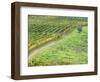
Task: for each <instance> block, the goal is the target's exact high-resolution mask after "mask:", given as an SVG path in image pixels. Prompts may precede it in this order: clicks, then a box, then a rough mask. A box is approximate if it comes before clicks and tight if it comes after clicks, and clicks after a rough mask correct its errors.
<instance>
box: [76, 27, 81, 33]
mask: <svg viewBox="0 0 100 82" xmlns="http://www.w3.org/2000/svg"><path fill="white" fill-rule="evenodd" d="M77 30H78V32H79V33H80V32H82V25H79V26H78V27H77Z"/></svg>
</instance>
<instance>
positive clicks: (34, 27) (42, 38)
mask: <svg viewBox="0 0 100 82" xmlns="http://www.w3.org/2000/svg"><path fill="white" fill-rule="evenodd" d="M78 27H82V32H81V33H80V32H79V30H78ZM75 40H76V41H75ZM82 40H83V41H82ZM84 40H85V41H84ZM49 41H55V43H54V44H53V45H52V46H49V47H47V48H46V49H45V48H44V49H40V51H38V52H37V53H34V49H36V48H37V47H38V48H39V47H40V46H41V45H42V46H43V45H44V44H46V43H47V42H49ZM71 47H72V48H73V49H72V48H71ZM74 48H75V50H74ZM28 49H29V61H28V65H29V66H40V65H42V66H45V65H68V64H84V63H87V18H85V17H84V18H83V17H66V16H63V17H62V16H31V15H29V16H28ZM31 51H33V52H32V53H31V55H30V52H31ZM69 53H70V54H69ZM79 54H80V55H79ZM77 55H78V57H77ZM71 57H72V58H71ZM81 57H82V58H81ZM59 58H60V59H59ZM75 61H76V62H75Z"/></svg>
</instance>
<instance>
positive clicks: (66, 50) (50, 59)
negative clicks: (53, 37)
mask: <svg viewBox="0 0 100 82" xmlns="http://www.w3.org/2000/svg"><path fill="white" fill-rule="evenodd" d="M87 59H88V57H87V27H83V31H82V32H80V33H79V32H78V31H77V29H75V30H73V31H72V32H71V33H69V34H67V35H63V36H62V38H61V39H59V40H58V41H56V43H55V44H54V45H52V46H50V47H48V48H46V49H44V50H41V51H39V52H38V53H37V54H34V53H33V56H31V58H30V59H29V61H28V65H29V66H50V65H71V64H86V63H88V60H87Z"/></svg>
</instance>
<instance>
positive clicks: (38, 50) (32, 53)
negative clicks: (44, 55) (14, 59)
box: [29, 40, 58, 59]
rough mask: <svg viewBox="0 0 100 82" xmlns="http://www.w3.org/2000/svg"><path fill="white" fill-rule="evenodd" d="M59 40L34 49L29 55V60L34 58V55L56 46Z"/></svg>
mask: <svg viewBox="0 0 100 82" xmlns="http://www.w3.org/2000/svg"><path fill="white" fill-rule="evenodd" d="M57 41H58V40H55V41H51V42H48V43H46V44H44V45H43V46H40V47H38V48H36V49H33V50H32V51H31V52H30V53H29V59H30V58H32V56H33V55H35V54H37V53H38V52H40V51H42V50H44V49H46V48H48V47H50V46H52V45H54V44H55V43H56V42H57Z"/></svg>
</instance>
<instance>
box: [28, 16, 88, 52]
mask: <svg viewBox="0 0 100 82" xmlns="http://www.w3.org/2000/svg"><path fill="white" fill-rule="evenodd" d="M80 21H82V22H80ZM79 22H80V23H79ZM78 23H79V24H81V25H86V24H87V23H86V18H80V17H79V18H78V17H60V16H54V17H53V16H29V21H28V40H29V41H28V47H29V51H30V50H31V49H33V48H35V47H37V46H39V45H41V44H43V43H46V42H48V41H50V40H53V39H57V38H60V37H61V36H62V35H63V34H64V33H68V32H70V31H71V30H73V29H74V28H75V27H78V25H79V24H78Z"/></svg>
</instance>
